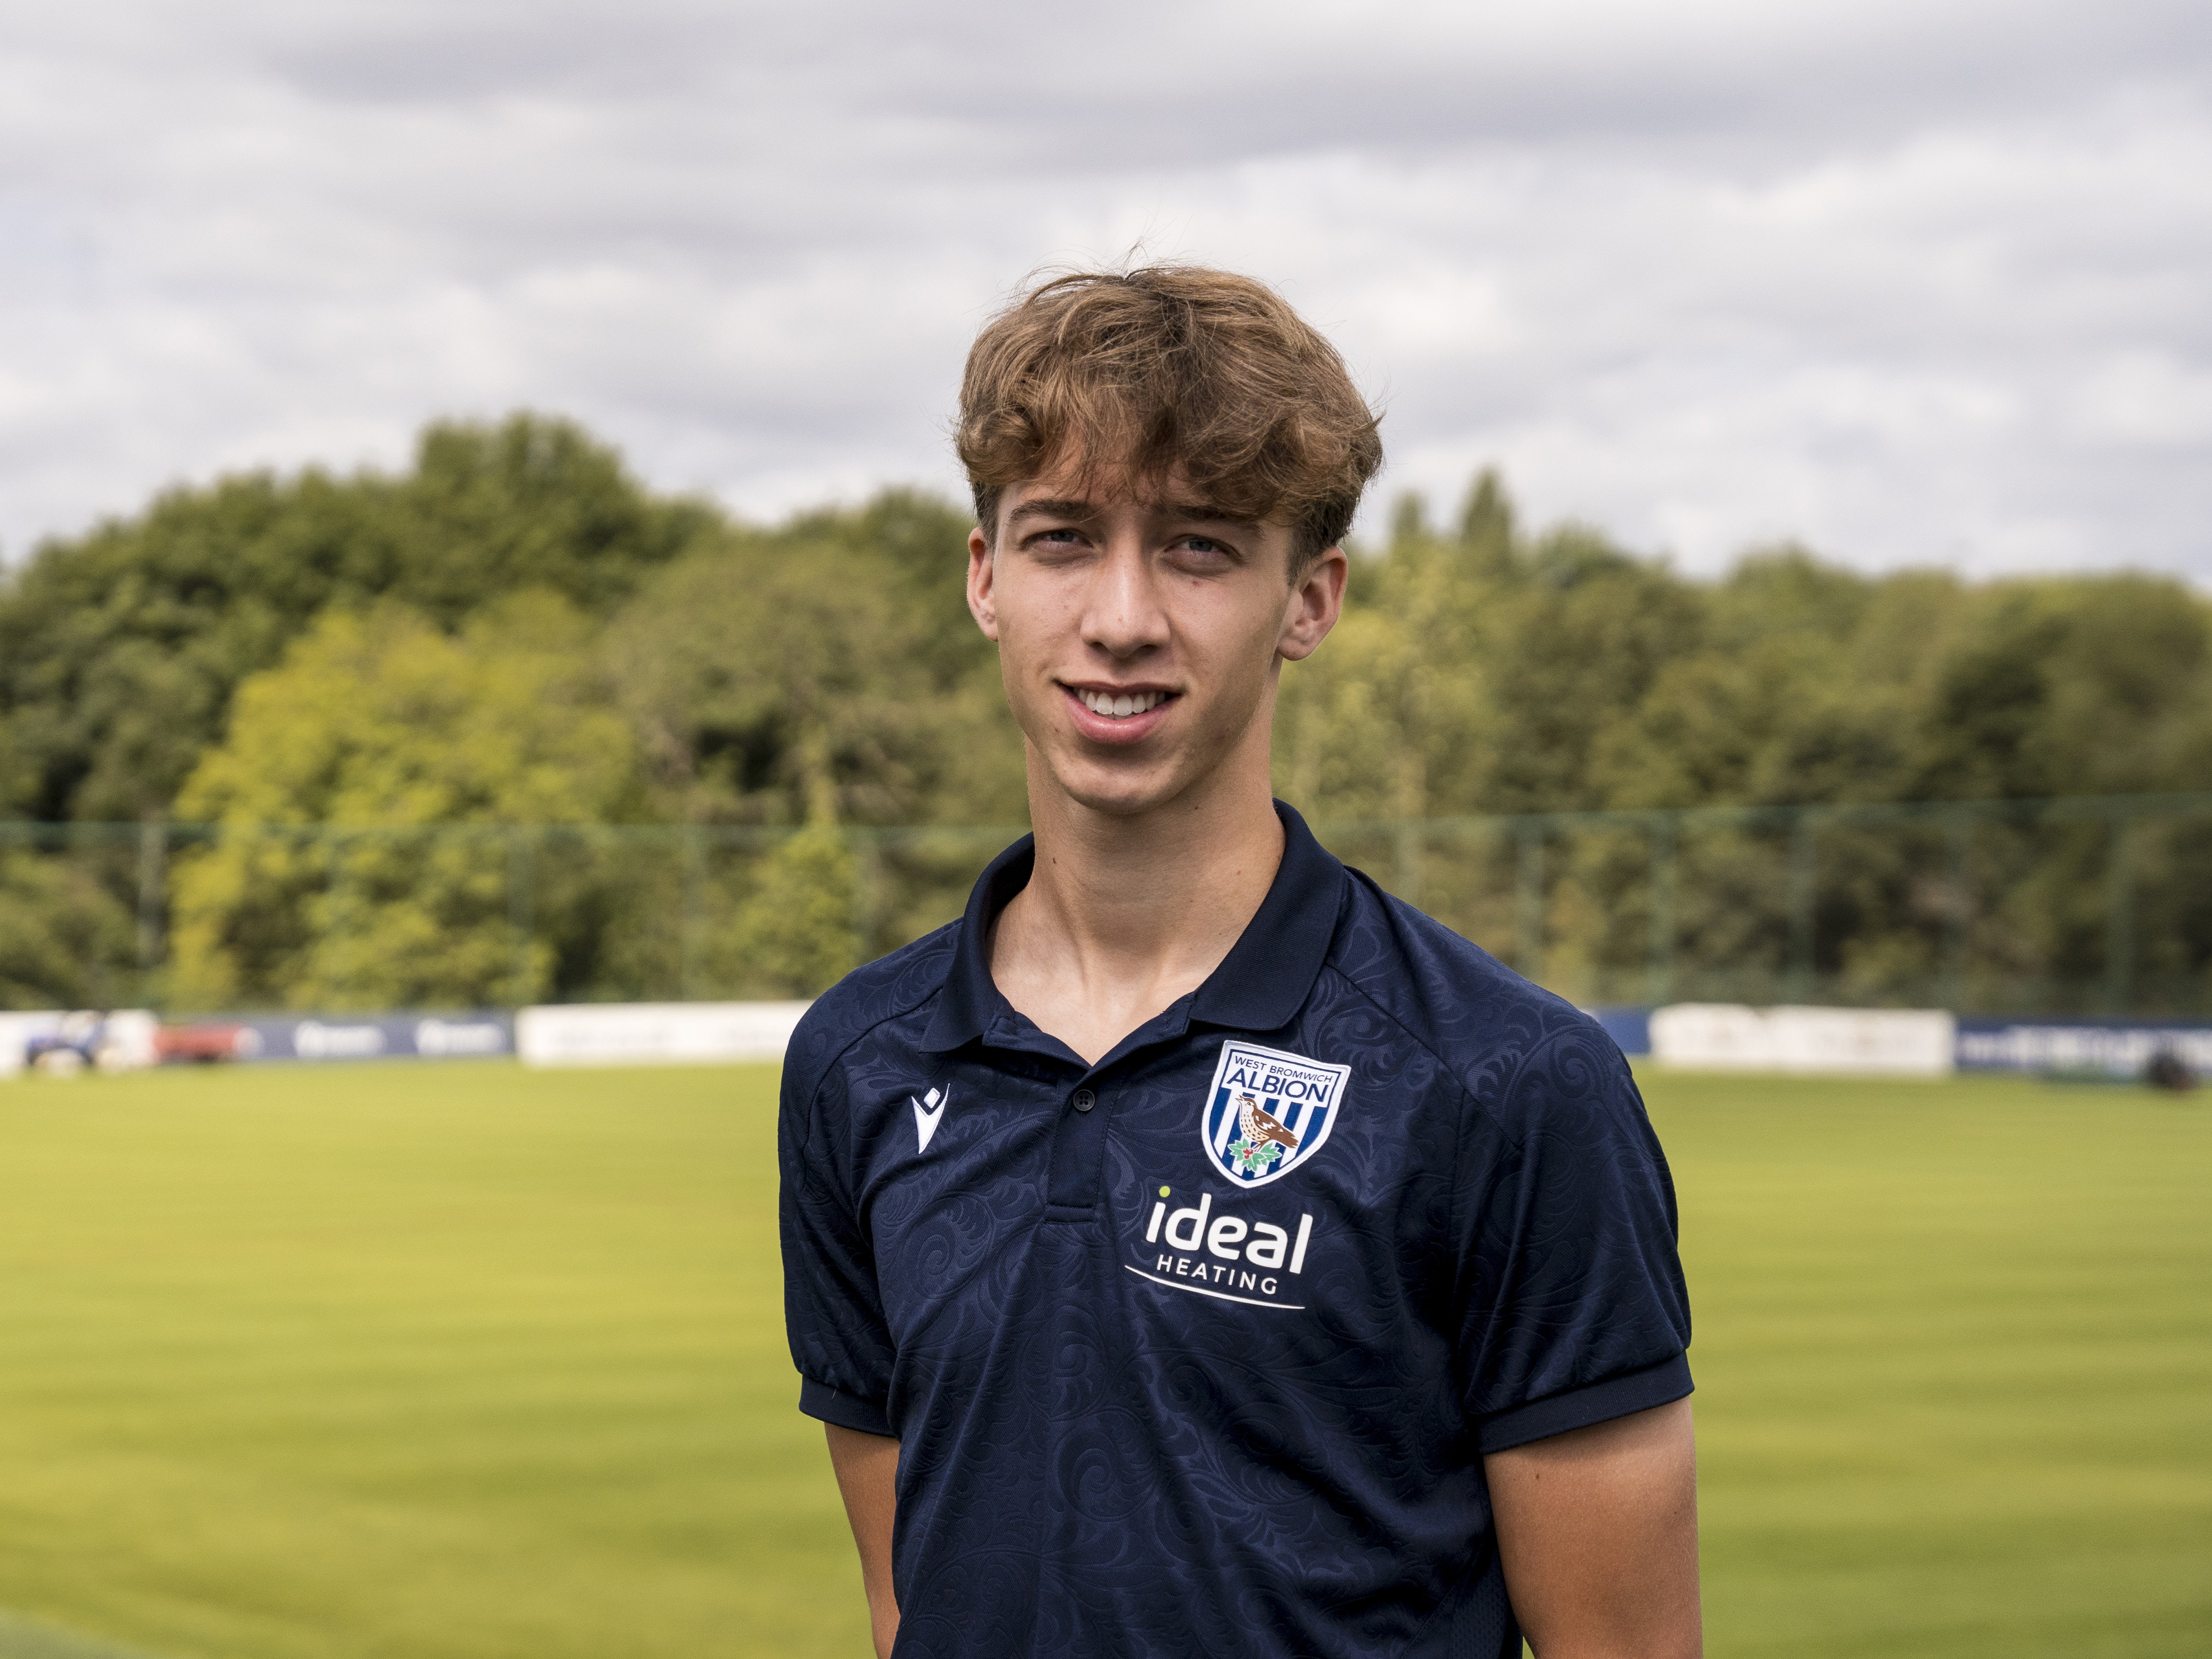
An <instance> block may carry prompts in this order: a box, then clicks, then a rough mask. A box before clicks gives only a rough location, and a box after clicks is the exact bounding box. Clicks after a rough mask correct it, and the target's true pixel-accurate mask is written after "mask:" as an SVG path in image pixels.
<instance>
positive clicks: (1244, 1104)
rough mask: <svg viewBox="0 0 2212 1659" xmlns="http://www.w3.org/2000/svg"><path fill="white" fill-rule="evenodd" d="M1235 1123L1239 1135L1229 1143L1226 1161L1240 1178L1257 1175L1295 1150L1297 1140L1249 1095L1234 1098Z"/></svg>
mask: <svg viewBox="0 0 2212 1659" xmlns="http://www.w3.org/2000/svg"><path fill="white" fill-rule="evenodd" d="M1237 1127H1239V1128H1240V1129H1242V1130H1243V1134H1242V1136H1240V1137H1239V1138H1238V1139H1235V1140H1232V1141H1231V1142H1230V1143H1229V1157H1230V1160H1231V1163H1233V1164H1235V1165H1236V1166H1237V1173H1238V1174H1240V1175H1256V1174H1259V1173H1260V1172H1261V1171H1262V1170H1266V1169H1267V1166H1268V1165H1269V1164H1273V1163H1274V1162H1275V1161H1276V1160H1278V1159H1279V1158H1281V1157H1282V1156H1283V1154H1284V1153H1285V1152H1296V1151H1297V1149H1298V1138H1297V1136H1296V1135H1294V1134H1292V1133H1291V1132H1290V1131H1289V1130H1288V1129H1286V1128H1285V1127H1283V1125H1282V1121H1281V1120H1280V1119H1279V1118H1277V1117H1276V1116H1275V1115H1274V1114H1273V1112H1270V1111H1269V1110H1268V1109H1267V1108H1266V1107H1265V1106H1262V1105H1261V1103H1260V1102H1259V1099H1258V1097H1256V1096H1254V1095H1252V1094H1251V1093H1249V1092H1246V1093H1243V1094H1240V1095H1238V1096H1237Z"/></svg>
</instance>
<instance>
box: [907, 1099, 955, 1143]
mask: <svg viewBox="0 0 2212 1659" xmlns="http://www.w3.org/2000/svg"><path fill="white" fill-rule="evenodd" d="M923 1100H926V1101H927V1102H928V1103H929V1104H928V1105H927V1106H924V1105H923V1104H922V1103H921V1102H922V1101H923ZM907 1102H908V1104H909V1105H911V1106H912V1107H913V1108H914V1127H915V1133H917V1134H919V1135H920V1136H921V1146H917V1147H915V1151H916V1152H927V1151H928V1150H929V1139H930V1137H931V1136H932V1135H933V1134H935V1133H937V1125H938V1123H939V1120H941V1119H942V1118H943V1117H944V1115H945V1108H946V1107H947V1106H949V1105H951V1103H952V1092H951V1090H949V1089H948V1090H947V1091H945V1092H944V1093H943V1094H939V1093H938V1091H936V1090H934V1089H932V1090H931V1091H929V1092H928V1093H927V1094H926V1095H924V1096H923V1097H921V1100H916V1099H915V1097H913V1096H912V1095H908V1097H907Z"/></svg>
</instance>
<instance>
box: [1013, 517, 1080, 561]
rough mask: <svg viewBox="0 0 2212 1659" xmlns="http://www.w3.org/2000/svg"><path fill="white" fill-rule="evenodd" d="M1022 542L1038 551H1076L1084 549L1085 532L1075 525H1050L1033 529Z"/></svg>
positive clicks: (1050, 553) (1033, 550)
mask: <svg viewBox="0 0 2212 1659" xmlns="http://www.w3.org/2000/svg"><path fill="white" fill-rule="evenodd" d="M1022 544H1023V545H1024V547H1027V548H1028V549H1030V550H1031V551H1032V552H1036V553H1042V554H1047V555H1052V554H1061V553H1075V552H1079V551H1081V550H1082V549H1083V546H1084V538H1083V532H1081V531H1080V530H1079V529H1077V528H1076V527H1075V526H1073V525H1064V524H1060V525H1048V526H1045V527H1044V528H1042V529H1041V530H1033V531H1031V532H1030V533H1029V534H1028V535H1027V536H1025V537H1024V538H1022Z"/></svg>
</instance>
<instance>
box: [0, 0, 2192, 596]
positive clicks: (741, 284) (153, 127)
mask: <svg viewBox="0 0 2212 1659" xmlns="http://www.w3.org/2000/svg"><path fill="white" fill-rule="evenodd" d="M17 11H18V13H19V15H15V16H13V17H10V18H8V19H7V20H5V21H0V42H4V43H5V44H6V45H7V46H8V47H9V50H7V51H6V52H0V248H4V251H5V253H6V257H7V265H6V269H7V270H8V273H9V274H8V276H7V279H6V282H5V284H4V286H0V549H4V550H6V551H8V552H9V553H11V554H13V553H19V552H20V551H21V550H22V549H23V547H24V546H25V545H26V544H27V543H28V542H29V541H30V540H32V539H33V538H35V537H37V536H38V535H40V534H42V533H46V532H67V531H71V530H74V529H76V528H79V527H81V526H83V525H84V524H86V523H88V522H89V521H90V520H92V519H93V518H94V517H95V516H98V515H100V514H101V513H111V512H123V511H129V510H131V509H133V508H134V507H137V505H138V504H139V503H140V502H141V501H143V498H144V497H145V495H147V493H148V492H149V490H151V489H154V488H155V487H158V486H159V485H161V484H162V483H167V482H170V481H172V480H174V479H177V478H179V477H204V476H206V475H208V474H209V473H210V472H211V471H215V470H217V469H220V468H225V467H235V466H240V465H254V464H270V463H273V464H278V465H293V464H297V463H301V462H304V461H307V460H311V459H313V460H321V461H325V462H328V463H331V464H336V465H351V464H354V463H356V462H357V461H361V460H373V461H376V462H379V463H381V464H385V465H392V464H396V463H398V462H399V461H400V460H401V459H404V454H405V453H406V449H407V446H408V442H409V441H410V436H411V434H412V432H413V431H414V429H415V428H416V427H417V426H419V424H420V423H421V422H422V421H423V420H425V419H427V418H429V417H432V416H437V415H441V414H446V413H464V414H496V413H498V412H500V411H501V410H506V409H507V408H511V407H516V406H524V405H527V406H534V407H539V408H548V409H558V410H564V411H567V412H569V413H573V414H574V415H576V416H579V417H580V418H581V419H583V420H585V421H586V422H587V423H588V424H590V425H592V427H593V428H595V429H597V430H599V431H600V432H601V433H603V434H604V435H606V436H608V437H610V438H611V439H612V440H614V441H617V442H618V443H620V444H621V445H622V446H623V447H624V448H625V449H626V451H627V452H628V453H629V455H630V457H631V459H632V460H633V462H634V463H635V465H636V466H637V467H638V469H639V470H640V471H641V472H642V473H643V474H644V475H645V476H646V477H648V478H650V479H652V480H653V482H655V483H659V484H662V485H665V486H669V487H676V488H702V489H711V490H713V491H714V492H715V493H717V494H719V495H721V496H722V497H723V498H724V499H726V500H727V501H730V502H731V503H732V504H733V505H734V506H737V507H740V508H741V509H743V510H746V511H749V512H754V513H774V512H778V511H781V510H784V509H787V508H788V507H793V506H796V505H799V504H802V503H804V502H807V501H812V500H815V499H818V498H820V497H821V496H823V495H826V494H843V495H854V494H858V493H860V492H861V491H863V490H865V489H868V488H870V487H872V485H874V484H876V483H883V482H891V481H904V480H917V481H921V482H924V483H932V484H935V485H937V486H939V487H942V488H946V489H952V488H954V487H956V486H957V476H956V475H955V472H954V470H953V468H952V465H951V460H950V458H949V454H948V453H947V449H946V445H945V438H944V427H945V418H946V416H947V415H948V413H949V407H950V403H951V394H952V390H953V386H954V384H955V381H956V379H957V373H958V368H959V363H960V359H961V356H962V354H963V351H964V349H965V347H966V344H967V341H968V339H969V337H971V336H972V334H973V331H974V330H975V325H977V323H978V322H979V321H980V320H981V318H982V317H983V316H984V315H985V314H987V312H988V311H989V309H990V308H991V307H993V306H994V304H995V303H997V302H998V301H1000V300H1001V299H1002V298H1003V297H1004V296H1005V295H1006V292H1007V290H1008V289H1009V287H1010V286H1011V285H1012V283H1015V282H1017V281H1018V279H1019V278H1020V276H1022V274H1023V273H1024V271H1025V270H1029V269H1030V268H1032V267H1033V266H1036V265H1038V264H1044V263H1048V262H1050V261H1053V260H1055V259H1070V258H1074V259H1085V258H1089V259H1097V258H1117V257H1119V256H1120V255H1121V254H1122V253H1123V252H1125V251H1126V250H1127V248H1128V247H1129V246H1131V245H1132V244H1133V243H1136V242H1139V241H1140V240H1141V241H1142V242H1143V243H1144V244H1145V246H1146V247H1147V248H1148V249H1149V250H1150V251H1151V252H1154V253H1157V254H1160V255H1177V256H1182V257H1191V258H1204V259H1209V260H1212V261H1216V262H1218V263H1221V264H1228V265H1231V266H1234V267H1236V268H1238V269H1242V270H1251V271H1254V272H1255V273H1257V274H1260V275H1263V276H1267V277H1268V278H1270V279H1271V280H1273V281H1275V282H1277V283H1279V286H1281V287H1282V289H1284V291H1285V293H1286V294H1287V295H1290V296H1291V299H1292V300H1293V301H1295V302H1296V303H1297V304H1298V305H1299V306H1300V307H1302V308H1303V309H1304V310H1305V311H1306V313H1308V314H1309V315H1310V316H1311V317H1312V318H1313V319H1315V320H1316V322H1317V323H1319V324H1321V325H1322V326H1323V327H1324V328H1326V329H1328V331H1329V332H1330V333H1331V334H1332V336H1333V337H1334V338H1336V339H1337V340H1338V341H1339V343H1340V344H1341V345H1342V346H1343V348H1344V349H1345V350H1346V355H1347V356H1348V357H1349V358H1350V359H1351V360H1352V363H1353V365H1354V368H1355V371H1356V372H1357V373H1358V374H1359V376H1360V378H1361V380H1362V382H1363V384H1364V385H1365V386H1368V387H1370V390H1373V391H1375V392H1378V393H1380V394H1381V395H1383V397H1384V398H1386V399H1387V402H1388V404H1389V419H1388V422H1387V423H1386V428H1385V432H1386V438H1387V440H1388V441H1389V444H1390V446H1391V450H1392V455H1393V462H1392V467H1391V471H1390V474H1389V480H1388V484H1387V487H1388V488H1391V489H1395V488H1401V487H1407V486H1413V487H1419V488H1422V489H1425V490H1427V491H1429V492H1431V494H1432V495H1436V496H1437V497H1439V498H1442V499H1447V500H1448V499H1450V498H1455V497H1456V495H1458V493H1459V492H1460V490H1461V489H1462V488H1463V487H1464V485H1465V483H1466V481H1467V479H1468V477H1469V476H1471V474H1472V473H1473V471H1474V469H1475V468H1476V467H1477V466H1478V465H1482V464H1484V463H1486V462H1490V461H1498V462H1500V463H1502V464H1503V465H1504V466H1505V468H1506V469H1507V472H1508V477H1509V482H1510V483H1511V484H1512V485H1513V487H1514V488H1515V489H1516V491H1517V492H1518V493H1519V494H1520V495H1522V497H1523V498H1524V501H1525V502H1526V505H1527V507H1528V508H1529V510H1530V514H1531V516H1533V517H1534V518H1536V519H1539V520H1547V519H1551V518H1554V517H1559V516H1565V515H1570V514H1571V515H1574V516H1577V517H1581V518H1583V519H1587V520H1594V521H1595V522H1597V523H1600V524H1601V525H1603V526H1606V527H1607V528H1608V529H1610V530H1612V531H1613V532H1614V533H1616V534H1618V535H1620V536H1621V537H1623V538H1626V539H1628V540H1629V541H1631V542H1632V544H1637V545H1640V546H1644V547H1647V548H1650V549H1653V550H1659V549H1667V550H1672V551H1674V553H1676V554H1677V555H1678V556H1679V557H1680V559H1681V560H1682V561H1683V562H1685V563H1686V564H1687V565H1689V566H1691V567H1692V568H1714V567H1716V566H1717V565H1718V564H1720V563H1722V562H1724V561H1725V560H1726V559H1727V558H1728V557H1729V556H1732V555H1733V554H1734V553H1735V551H1737V550H1740V549H1741V547H1743V546H1744V545H1746V544H1749V543H1752V542H1756V541H1762V540H1772V539H1777V538H1784V537H1794V538H1798V539H1802V540H1804V541H1807V542H1808V543H1810V544H1814V545H1815V546H1817V547H1820V548H1821V549H1823V550H1826V551H1828V552H1831V553H1832V554H1834V555H1836V556H1841V557H1844V558H1847V559H1850V560H1852V561H1854V562H1860V563H1863V564H1868V565H1886V564H1893V563H1898V562H1925V561H1930V560H1955V561H1960V562H1966V563H1967V564H1968V565H1970V566H1971V567H1972V568H1978V569H1997V568H2023V567H2030V566H2038V567H2039V566H2050V565H2092V564H2097V565H2103V564H2113V563H2128V562H2132V563H2139V564H2147V565H2151V566H2155V567H2159V568H2170V569H2176V570H2186V571H2189V572H2191V574H2195V575H2196V576H2197V577H2198V578H2199V579H2200V580H2212V544H2209V543H2208V542H2207V541H2206V540H2205V539H2204V538H2203V536H2202V534H2201V531H2200V524H2201V521H2202V520H2203V517H2204V513H2203V507H2204V505H2205V501H2204V489H2203V482H2202V480H2203V477H2205V476H2206V468H2205V466H2204V465H2203V460H2204V458H2203V453H2202V449H2203V444H2204V441H2205V440H2206V437H2207V435H2208V432H2207V422H2208V418H2212V417H2208V415H2207V412H2206V411H2207V406H2208V405H2207V398H2208V395H2209V394H2208V392H2207V387H2208V386H2212V316H2209V315H2208V313H2207V311H2206V308H2205V307H2204V306H2203V299H2202V296H2203V294H2204V293H2205V292H2207V291H2212V98H2208V95H2207V92H2208V88H2207V78H2208V70H2209V69H2212V18H2208V17H2207V15H2205V14H2204V13H2203V9H2202V8H2201V7H2200V6H2194V5H2181V4H2173V3H2164V0H2155V3H2154V0H2132V3H2118V4H2106V5H2101V6H2099V7H2096V8H2091V7H2089V6H2088V5H2087V4H2084V3H2073V4H2064V5H2053V4H2019V3H2014V4H2008V5H2003V6H1999V5H1996V4H1995V3H1992V0H1938V3H1933V4H1930V3H1926V0H1923V3H1918V4H1915V5H1913V6H1911V7H1909V8H1908V7H1906V6H1905V5H1904V4H1902V3H1901V0H1881V3H1876V4H1864V3H1862V4H1857V5H1848V6H1847V5H1844V4H1842V3H1839V0H1812V3H1808V4H1805V5H1801V6H1798V7H1793V8H1779V7H1773V6H1765V5H1761V6H1753V5H1748V4H1742V3H1730V0H1688V3H1685V4H1682V5H1678V6H1675V7H1670V8H1666V9H1653V8H1650V7H1649V6H1645V5H1632V4H1628V3H1626V0H1619V3H1566V4H1561V5H1557V6H1552V7H1546V8H1530V7H1505V6H1502V5H1487V6H1485V5H1467V4H1453V5H1443V4H1436V5H1427V4H1419V5H1413V4H1407V5H1399V6H1396V7H1393V8H1390V9H1387V10H1378V9H1375V8H1370V7H1361V8H1353V7H1350V6H1347V5H1338V4H1316V3H1302V4H1298V5H1294V6H1288V7H1285V6H1280V5H1276V6H1269V7H1264V8H1263V7H1260V6H1257V5H1252V4H1243V3H1238V4H1224V3H1219V0H1214V3H1199V4H1196V5H1188V4H1186V5H1181V6H1176V7H1169V6H1166V5H1163V4H1159V3H1157V0H1144V3H1139V4H1136V5H1133V6H1131V7H1126V8H1122V9H1117V10H1116V11H1115V13H1114V14H1113V15H1112V16H1111V17H1110V18H1107V17H1105V16H1103V15H1099V16H1097V17H1090V18H1086V19H1085V20H1082V21H1070V20H1069V19H1066V18H1061V19H1055V18H1054V16H1053V15H1050V14H1048V13H1041V12H1038V11H1036V9H1014V8H1012V7H1010V6H1005V5H992V4H981V3H969V4H965V5H961V4H952V5H947V6H939V7H933V8H929V9H914V8H900V7H894V6H890V5H888V4H874V3H852V4H844V5H827V6H820V7H814V8H807V9H795V8H767V7H752V8H732V7H729V6H726V5H720V4H717V5H711V6H710V5H708V4H705V3H703V0H698V3H678V0H649V3H645V0H641V3H633V4H630V5H626V6H623V7H621V8H616V7H614V6H612V5H611V4H604V3H595V4H580V3H574V0H567V3H544V0H541V3H538V4H535V5H532V6H530V7H527V8H525V7H522V6H520V5H518V4H512V3H505V0H485V3H479V4H476V5H471V6H469V7H463V8H456V7H453V6H450V5H441V6H431V5H428V4H426V3H416V0H383V3H380V4H377V5H373V6H372V5H368V4H366V3H353V0H341V3H325V4H320V5H318V6H315V7H311V8H300V7H277V6H275V5H273V4H270V3H265V0H228V3H222V0H211V3H210V4H208V5H204V6H201V7H195V8H191V9H189V10H180V9H177V8H174V7H164V6H156V5H152V4H148V3H140V4H137V5H117V6H109V7H103V8H100V9H98V10H97V12H84V11H82V10H80V11H74V12H72V11H66V10H63V9H41V10H40V11H38V12H36V13H33V12H31V11H30V10H29V9H22V8H19V9H17Z"/></svg>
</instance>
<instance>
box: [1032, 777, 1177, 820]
mask: <svg viewBox="0 0 2212 1659" xmlns="http://www.w3.org/2000/svg"><path fill="white" fill-rule="evenodd" d="M1102 774H1103V775H1102ZM1053 781H1054V783H1056V784H1057V785H1058V786H1059V787H1060V793H1062V794H1064V795H1066V797H1067V798H1068V799H1070V800H1072V801H1073V802H1074V803H1075V804H1076V805H1079V806H1083V807H1086V808H1088V809H1089V810H1090V811H1093V812H1097V813H1098V814H1100V815H1101V816H1103V817H1111V818H1133V817H1143V816H1144V815H1145V814H1146V813H1147V812H1149V811H1152V810H1154V809H1155V808H1157V807H1161V806H1164V805H1167V804H1168V803H1169V802H1170V801H1171V800H1173V799H1175V798H1176V796H1178V795H1180V794H1182V793H1183V791H1184V790H1185V789H1187V788H1188V787H1190V780H1189V779H1188V778H1185V777H1179V776H1176V775H1171V774H1169V773H1165V772H1162V771H1158V770H1155V769H1151V768H1147V769H1145V770H1144V771H1142V772H1141V773H1124V774H1121V775H1114V774H1112V773H1110V772H1107V771H1105V769H1099V768H1092V767H1080V768H1077V769H1075V772H1074V775H1070V774H1069V772H1067V771H1065V770H1061V769H1058V768H1055V769H1054V772H1053Z"/></svg>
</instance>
